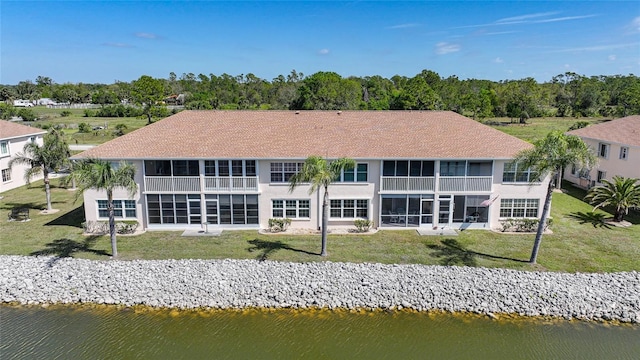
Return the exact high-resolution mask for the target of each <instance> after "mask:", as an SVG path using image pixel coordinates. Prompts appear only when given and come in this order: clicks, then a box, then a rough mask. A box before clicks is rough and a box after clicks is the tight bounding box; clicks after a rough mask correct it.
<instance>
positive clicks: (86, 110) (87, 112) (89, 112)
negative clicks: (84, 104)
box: [82, 109, 96, 117]
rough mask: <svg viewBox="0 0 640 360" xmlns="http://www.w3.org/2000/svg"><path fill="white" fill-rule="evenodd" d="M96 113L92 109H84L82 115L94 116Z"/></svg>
mask: <svg viewBox="0 0 640 360" xmlns="http://www.w3.org/2000/svg"><path fill="white" fill-rule="evenodd" d="M95 115H96V114H95V113H94V112H93V111H92V110H89V109H84V113H83V115H82V116H84V117H94V116H95Z"/></svg>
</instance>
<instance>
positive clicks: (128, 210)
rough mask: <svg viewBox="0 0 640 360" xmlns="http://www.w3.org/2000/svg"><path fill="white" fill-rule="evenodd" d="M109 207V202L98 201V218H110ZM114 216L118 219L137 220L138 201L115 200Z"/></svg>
mask: <svg viewBox="0 0 640 360" xmlns="http://www.w3.org/2000/svg"><path fill="white" fill-rule="evenodd" d="M107 205H108V201H107V200H98V217H100V218H108V217H109V209H108V208H107ZM123 209H124V210H123ZM123 211H124V212H123ZM123 214H124V216H123ZM113 215H114V216H115V217H116V218H136V201H135V200H116V199H114V200H113Z"/></svg>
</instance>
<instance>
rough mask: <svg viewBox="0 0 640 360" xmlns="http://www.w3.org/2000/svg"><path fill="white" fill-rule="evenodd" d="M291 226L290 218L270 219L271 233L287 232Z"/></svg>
mask: <svg viewBox="0 0 640 360" xmlns="http://www.w3.org/2000/svg"><path fill="white" fill-rule="evenodd" d="M289 225H291V219H289V218H271V219H269V231H270V232H281V231H285V230H287V228H288V227H289Z"/></svg>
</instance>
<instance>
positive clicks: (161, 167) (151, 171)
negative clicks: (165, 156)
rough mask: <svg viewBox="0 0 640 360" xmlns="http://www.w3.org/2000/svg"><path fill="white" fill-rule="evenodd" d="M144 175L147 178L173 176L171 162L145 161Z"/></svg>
mask: <svg viewBox="0 0 640 360" xmlns="http://www.w3.org/2000/svg"><path fill="white" fill-rule="evenodd" d="M144 174H145V175H146V176H171V161H169V160H145V161H144Z"/></svg>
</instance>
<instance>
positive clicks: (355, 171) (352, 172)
mask: <svg viewBox="0 0 640 360" xmlns="http://www.w3.org/2000/svg"><path fill="white" fill-rule="evenodd" d="M361 165H362V166H364V168H365V169H364V171H358V170H359V169H358V167H360V166H361ZM345 173H348V174H350V175H351V176H353V180H345V179H344V178H345V176H344V175H345ZM362 173H364V177H365V178H364V180H358V174H362ZM368 180H369V164H368V163H357V164H356V166H355V167H354V168H352V169H349V170H342V172H341V173H340V177H338V179H336V180H335V182H341V183H363V182H367V181H368Z"/></svg>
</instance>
